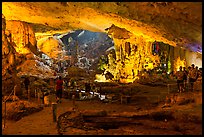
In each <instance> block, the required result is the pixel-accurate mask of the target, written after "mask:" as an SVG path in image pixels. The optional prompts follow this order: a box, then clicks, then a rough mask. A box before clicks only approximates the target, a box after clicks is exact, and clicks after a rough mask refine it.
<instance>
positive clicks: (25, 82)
mask: <svg viewBox="0 0 204 137" xmlns="http://www.w3.org/2000/svg"><path fill="white" fill-rule="evenodd" d="M24 85H25V89H26V93H27V95H28V99H30V93H29V91H28V90H29V85H30V80H29V78H28V77H25V79H24Z"/></svg>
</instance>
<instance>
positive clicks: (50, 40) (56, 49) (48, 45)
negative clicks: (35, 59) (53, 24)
mask: <svg viewBox="0 0 204 137" xmlns="http://www.w3.org/2000/svg"><path fill="white" fill-rule="evenodd" d="M37 47H38V48H39V49H40V50H41V51H42V52H43V53H45V54H47V55H48V56H49V57H50V58H53V59H57V58H58V55H62V53H61V51H62V44H61V43H60V42H59V40H57V39H55V38H54V37H45V38H42V39H39V40H38V42H37Z"/></svg>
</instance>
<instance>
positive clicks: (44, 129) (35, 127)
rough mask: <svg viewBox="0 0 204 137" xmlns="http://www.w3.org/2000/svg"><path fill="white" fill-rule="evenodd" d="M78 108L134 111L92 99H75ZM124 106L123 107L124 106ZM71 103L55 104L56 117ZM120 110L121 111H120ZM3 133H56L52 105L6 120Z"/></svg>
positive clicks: (131, 108)
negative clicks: (17, 119)
mask: <svg viewBox="0 0 204 137" xmlns="http://www.w3.org/2000/svg"><path fill="white" fill-rule="evenodd" d="M76 104H77V106H78V108H79V109H80V110H85V109H86V110H102V109H103V110H105V109H107V110H111V111H120V110H121V107H123V109H122V110H123V111H124V110H126V111H130V110H131V111H134V108H135V109H136V107H133V106H126V105H120V104H111V103H110V104H109V103H107V104H106V103H102V102H100V101H99V102H93V101H76ZM124 106H125V108H124ZM72 108H73V104H72V101H71V100H67V99H63V100H62V103H59V104H58V105H57V117H58V116H59V115H60V114H62V113H64V112H67V111H68V110H72ZM122 110H121V111H122ZM2 134H3V135H8V134H10V135H28V134H29V135H58V132H57V124H56V122H53V115H52V107H44V109H43V110H42V111H40V112H36V113H33V114H31V115H29V116H25V117H23V118H22V119H21V120H19V121H17V122H13V121H8V120H7V121H6V128H2Z"/></svg>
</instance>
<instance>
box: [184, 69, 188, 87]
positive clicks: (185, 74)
mask: <svg viewBox="0 0 204 137" xmlns="http://www.w3.org/2000/svg"><path fill="white" fill-rule="evenodd" d="M183 73H184V76H183V82H184V83H183V84H184V91H186V88H187V86H186V85H187V76H188V72H187V70H186V67H183Z"/></svg>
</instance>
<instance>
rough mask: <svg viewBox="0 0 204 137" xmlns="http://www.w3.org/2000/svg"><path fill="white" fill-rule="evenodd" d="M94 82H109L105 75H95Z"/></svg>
mask: <svg viewBox="0 0 204 137" xmlns="http://www.w3.org/2000/svg"><path fill="white" fill-rule="evenodd" d="M95 81H96V82H110V80H106V77H105V75H102V74H96V80H95Z"/></svg>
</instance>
